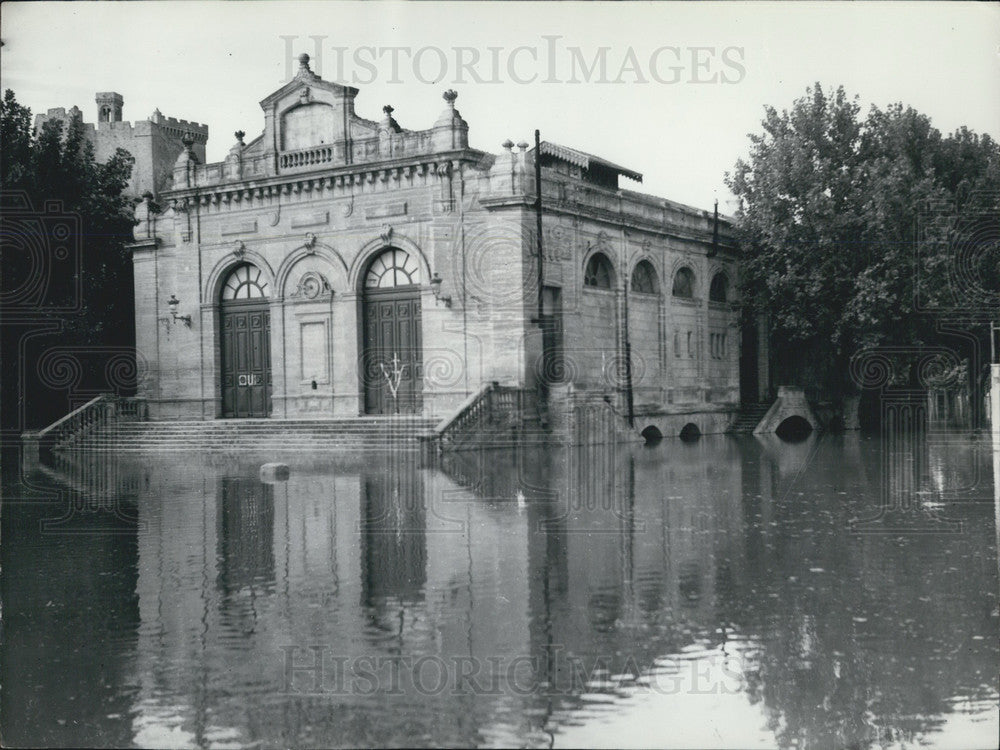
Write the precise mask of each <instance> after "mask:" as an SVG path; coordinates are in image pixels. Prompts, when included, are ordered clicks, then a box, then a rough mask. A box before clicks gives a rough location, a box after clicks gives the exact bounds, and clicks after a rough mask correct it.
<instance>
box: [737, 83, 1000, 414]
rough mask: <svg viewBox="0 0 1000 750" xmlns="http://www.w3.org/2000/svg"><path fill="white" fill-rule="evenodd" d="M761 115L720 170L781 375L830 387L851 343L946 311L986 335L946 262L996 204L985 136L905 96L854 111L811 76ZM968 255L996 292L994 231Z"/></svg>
mask: <svg viewBox="0 0 1000 750" xmlns="http://www.w3.org/2000/svg"><path fill="white" fill-rule="evenodd" d="M762 126H763V132H762V133H759V134H752V135H751V136H750V154H749V158H748V159H746V160H743V159H741V160H739V161H737V163H736V166H735V168H734V170H733V172H731V173H729V174H727V176H726V181H727V184H728V185H729V187H730V189H731V190H732V191H733V193H734V194H735V195H736V197H737V198H738V199H739V201H740V206H739V209H738V212H737V219H738V224H739V232H740V236H741V240H742V245H743V248H744V253H745V262H744V266H743V280H742V283H743V287H744V290H743V291H744V299H746V300H747V301H748V305H747V310H746V311H747V313H748V314H757V313H765V314H767V316H768V319H769V323H770V330H771V346H772V351H773V352H776V353H779V356H778V357H777V358H776V362H775V376H776V377H777V378H778V379H779V381H781V382H788V383H798V384H800V385H807V386H818V387H820V388H821V389H822V390H823V391H825V392H826V393H827V394H831V395H833V396H835V397H836V396H838V395H840V394H842V393H843V392H844V391H845V390H847V389H850V388H851V385H850V383H849V379H848V372H849V370H848V363H849V360H850V357H851V356H852V354H854V353H855V352H857V351H858V350H860V349H863V348H866V347H870V346H909V347H920V346H925V345H930V344H934V343H940V342H942V341H943V339H944V337H945V334H943V333H942V332H941V330H940V324H941V323H942V322H944V321H946V320H949V319H950V320H951V322H953V323H954V322H958V323H961V324H962V325H963V326H964V327H966V328H971V329H972V330H973V331H974V332H975V333H976V334H977V335H978V336H980V337H982V339H983V341H984V342H985V336H986V335H987V333H986V326H985V319H984V318H983V316H981V315H977V314H976V312H977V311H976V310H974V309H973V310H971V311H970V309H969V304H970V300H969V299H967V298H963V295H964V294H965V290H963V289H962V288H961V283H960V281H957V280H956V274H955V273H953V272H952V271H953V269H954V267H955V264H956V261H957V260H958V261H959V262H964V261H961V260H960V259H959V258H958V257H957V256H958V255H960V251H959V250H958V249H957V247H956V237H957V235H958V234H961V232H962V226H963V222H967V220H969V219H970V217H972V218H973V219H974V220H977V221H978V220H979V219H980V218H981V217H982V216H983V215H984V214H983V212H986V215H992V216H994V217H995V216H996V215H997V214H996V211H997V205H996V197H997V194H998V192H1000V148H998V145H997V143H996V142H995V141H994V140H992V139H991V138H990V136H988V135H977V134H975V133H973V132H972V131H969V130H968V129H967V128H962V129H960V130H958V131H957V132H955V133H953V134H952V135H949V136H942V135H941V133H940V132H939V131H938V130H937V129H935V128H934V127H933V126H932V125H931V121H930V119H929V118H927V117H926V116H925V115H922V114H920V113H919V112H917V111H916V110H914V109H912V108H911V107H904V106H903V105H902V104H893V105H890V106H889V107H886V108H885V109H880V108H878V107H872V108H871V110H870V112H869V114H868V116H867V117H864V118H862V117H861V115H860V107H859V105H858V103H857V99H856V98H854V99H851V98H850V97H848V95H847V94H846V93H845V91H844V89H843V88H842V87H841V88H838V89H837V90H836V91H835V92H833V93H832V94H828V93H827V92H825V91H824V90H823V88H822V87H821V86H820V85H819V84H816V85H815V86H814V87H812V88H809V89H807V93H806V95H805V96H804V97H802V98H800V99H798V100H796V101H795V102H794V104H793V105H792V107H791V109H790V110H784V111H782V112H778V111H777V110H776V109H775V108H773V107H766V108H765V117H764V120H763V122H762ZM990 212H993V213H992V214H990ZM976 217H978V218H976ZM942 219H943V220H942ZM970 257H972V263H973V265H975V273H974V275H975V276H976V277H977V279H978V281H977V283H978V285H979V286H980V287H983V288H985V290H986V294H985V296H986V297H990V295H991V294H992V295H994V296H995V290H997V289H1000V284H998V281H1000V274H998V267H997V253H996V248H995V242H994V245H993V247H992V249H991V248H989V247H985V248H984V247H983V246H981V245H980V246H979V247H977V248H976V249H974V250H972V251H971V253H970ZM967 270H968V269H967ZM959 275H961V274H959ZM996 299H997V301H998V302H1000V297H997V298H996ZM948 345H949V346H952V347H953V345H954V341H953V340H949V341H948Z"/></svg>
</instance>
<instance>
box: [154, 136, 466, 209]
mask: <svg viewBox="0 0 1000 750" xmlns="http://www.w3.org/2000/svg"><path fill="white" fill-rule="evenodd" d="M485 156H486V153H485V152H483V151H478V150H476V149H459V150H455V151H443V152H439V153H435V154H427V155H419V156H416V155H415V156H407V157H403V158H400V159H391V160H386V161H379V162H368V163H361V164H344V165H339V166H334V167H330V166H327V167H322V168H319V169H316V170H314V171H311V172H301V171H296V172H293V173H290V174H278V175H274V176H272V177H261V178H253V179H247V180H232V181H229V182H219V183H216V184H213V185H205V186H199V187H191V188H180V189H177V190H167V191H164V192H162V193H161V194H160V199H161V202H163V203H169V204H171V205H176V204H177V203H179V202H180V203H183V202H187V201H190V200H191V199H197V200H199V201H200V202H202V203H205V202H207V201H206V199H208V200H212V202H213V203H218V202H219V200H218V199H217V197H218V198H221V197H222V196H225V195H228V196H230V197H231V196H234V195H239V196H240V198H241V199H242V198H243V197H244V194H246V193H249V196H248V197H250V198H253V197H257V198H260V197H264V196H267V197H271V196H274V195H276V194H277V193H278V192H280V194H282V195H288V194H290V193H293V192H294V193H295V194H300V193H301V192H302V191H303V190H305V191H306V192H309V191H312V190H334V191H337V190H339V191H342V192H343V193H344V195H350V194H358V193H361V194H364V192H365V191H364V186H365V185H372V184H375V183H376V182H381V183H388V184H392V183H396V184H397V185H398V183H400V182H402V181H403V180H404V179H412V178H413V177H414V176H415V175H419V176H421V177H423V176H430V177H434V176H435V175H438V176H441V177H445V176H449V175H451V174H452V172H453V165H455V163H460V164H469V165H478V164H479V163H481V161H482V159H483V158H484V157H485ZM356 186H357V187H360V188H361V189H360V190H355V189H354V188H355V187H356ZM227 202H228V201H227Z"/></svg>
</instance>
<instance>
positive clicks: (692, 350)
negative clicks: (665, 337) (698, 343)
mask: <svg viewBox="0 0 1000 750" xmlns="http://www.w3.org/2000/svg"><path fill="white" fill-rule="evenodd" d="M687 333H688V356H689V357H690V358H691V359H694V349H692V348H691V331H688V332H687Z"/></svg>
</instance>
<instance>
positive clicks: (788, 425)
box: [774, 416, 813, 443]
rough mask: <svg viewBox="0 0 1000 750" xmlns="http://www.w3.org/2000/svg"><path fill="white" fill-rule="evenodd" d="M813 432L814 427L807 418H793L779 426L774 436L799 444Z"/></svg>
mask: <svg viewBox="0 0 1000 750" xmlns="http://www.w3.org/2000/svg"><path fill="white" fill-rule="evenodd" d="M812 431H813V428H812V425H811V424H809V421H808V420H807V419H806V418H805V417H799V416H793V417H789V418H788V419H786V420H784V421H783V422H782V423H781V424H779V425H778V429H776V430H775V431H774V434H775V435H777V436H778V437H780V438H781V439H782V440H786V441H788V442H790V443H797V442H799V441H801V440H805V439H806V438H807V437H809V434H810V433H811V432H812Z"/></svg>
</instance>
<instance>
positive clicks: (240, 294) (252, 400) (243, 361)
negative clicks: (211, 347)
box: [219, 263, 271, 417]
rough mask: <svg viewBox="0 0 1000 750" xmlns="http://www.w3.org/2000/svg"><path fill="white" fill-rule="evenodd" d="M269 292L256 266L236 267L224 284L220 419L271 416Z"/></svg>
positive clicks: (249, 264) (221, 315) (221, 313)
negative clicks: (221, 417)
mask: <svg viewBox="0 0 1000 750" xmlns="http://www.w3.org/2000/svg"><path fill="white" fill-rule="evenodd" d="M269 296H270V291H269V289H268V284H267V281H266V279H265V278H264V276H263V274H262V272H261V270H260V269H259V268H257V266H255V265H253V264H252V263H243V264H241V265H239V266H237V267H236V268H234V269H233V270H232V271H231V272H230V274H229V276H228V277H226V281H225V283H224V284H223V285H222V294H221V295H220V300H219V306H220V311H219V312H220V314H219V317H220V319H221V343H222V416H223V417H266V416H269V415H270V413H271V312H270V308H269V306H268V297H269Z"/></svg>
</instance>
